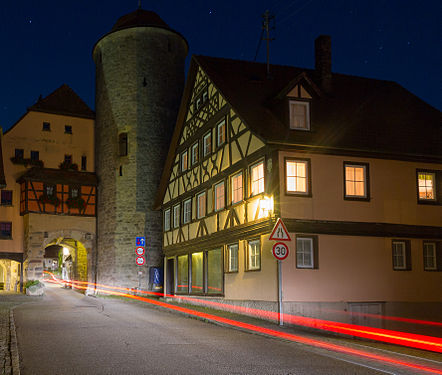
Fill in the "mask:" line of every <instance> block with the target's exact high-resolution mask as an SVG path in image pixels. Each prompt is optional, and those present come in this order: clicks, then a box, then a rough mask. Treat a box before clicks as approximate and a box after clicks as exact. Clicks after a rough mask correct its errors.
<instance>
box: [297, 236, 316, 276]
mask: <svg viewBox="0 0 442 375" xmlns="http://www.w3.org/2000/svg"><path fill="white" fill-rule="evenodd" d="M296 266H297V267H298V268H313V239H312V238H301V237H298V238H297V239H296Z"/></svg>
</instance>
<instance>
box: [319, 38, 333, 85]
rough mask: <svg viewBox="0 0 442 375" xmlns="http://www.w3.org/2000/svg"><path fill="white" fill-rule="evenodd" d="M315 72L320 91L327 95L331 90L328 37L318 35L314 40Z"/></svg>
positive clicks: (329, 39) (329, 40) (329, 42)
mask: <svg viewBox="0 0 442 375" xmlns="http://www.w3.org/2000/svg"><path fill="white" fill-rule="evenodd" d="M315 70H316V75H317V77H318V78H319V82H320V84H321V89H322V90H324V91H325V92H327V93H329V92H330V91H331V89H332V73H331V37H330V35H319V36H318V37H317V38H316V40H315Z"/></svg>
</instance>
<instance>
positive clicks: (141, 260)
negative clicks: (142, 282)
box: [135, 256, 146, 266]
mask: <svg viewBox="0 0 442 375" xmlns="http://www.w3.org/2000/svg"><path fill="white" fill-rule="evenodd" d="M135 263H136V264H137V266H144V263H146V259H144V257H143V256H139V257H137V259H135Z"/></svg>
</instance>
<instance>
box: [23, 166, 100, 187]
mask: <svg viewBox="0 0 442 375" xmlns="http://www.w3.org/2000/svg"><path fill="white" fill-rule="evenodd" d="M21 181H43V182H47V183H51V184H66V185H69V184H78V185H93V186H96V185H97V183H98V182H97V181H98V180H97V175H96V174H95V173H92V172H77V171H67V170H63V169H54V168H38V167H34V168H30V169H28V170H27V171H26V172H25V173H24V174H23V175H21V176H20V177H19V178H18V179H17V182H21Z"/></svg>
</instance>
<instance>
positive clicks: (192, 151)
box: [190, 141, 199, 165]
mask: <svg viewBox="0 0 442 375" xmlns="http://www.w3.org/2000/svg"><path fill="white" fill-rule="evenodd" d="M195 149H196V152H195ZM195 155H196V156H195ZM190 159H191V161H190V162H191V164H192V165H195V164H197V163H198V161H199V142H198V141H196V142H195V143H194V144H193V145H192V147H191V148H190Z"/></svg>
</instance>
